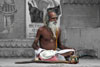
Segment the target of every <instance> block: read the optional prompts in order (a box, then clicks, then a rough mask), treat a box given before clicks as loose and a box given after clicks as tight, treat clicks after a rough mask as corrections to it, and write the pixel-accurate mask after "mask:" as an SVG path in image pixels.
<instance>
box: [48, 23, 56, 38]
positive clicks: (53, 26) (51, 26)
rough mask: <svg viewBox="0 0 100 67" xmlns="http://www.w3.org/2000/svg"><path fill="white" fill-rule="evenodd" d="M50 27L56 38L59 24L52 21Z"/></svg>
mask: <svg viewBox="0 0 100 67" xmlns="http://www.w3.org/2000/svg"><path fill="white" fill-rule="evenodd" d="M48 27H49V28H50V29H51V31H52V32H53V36H54V37H55V38H56V30H57V24H56V22H55V21H50V22H49V24H48Z"/></svg>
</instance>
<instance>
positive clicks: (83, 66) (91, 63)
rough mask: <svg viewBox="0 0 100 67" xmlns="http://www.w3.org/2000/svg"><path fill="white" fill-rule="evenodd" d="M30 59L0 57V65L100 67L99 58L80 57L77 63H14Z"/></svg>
mask: <svg viewBox="0 0 100 67" xmlns="http://www.w3.org/2000/svg"><path fill="white" fill-rule="evenodd" d="M29 60H32V59H31V58H30V59H6V58H5V59H2V58H1V59H0V67H100V59H99V60H98V59H80V62H79V63H78V64H64V63H57V64H48V63H27V64H15V62H18V61H29Z"/></svg>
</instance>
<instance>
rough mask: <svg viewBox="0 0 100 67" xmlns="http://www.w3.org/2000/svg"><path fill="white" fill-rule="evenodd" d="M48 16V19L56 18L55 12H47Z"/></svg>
mask: <svg viewBox="0 0 100 67" xmlns="http://www.w3.org/2000/svg"><path fill="white" fill-rule="evenodd" d="M48 14H49V16H50V17H57V14H56V13H55V12H49V13H48Z"/></svg>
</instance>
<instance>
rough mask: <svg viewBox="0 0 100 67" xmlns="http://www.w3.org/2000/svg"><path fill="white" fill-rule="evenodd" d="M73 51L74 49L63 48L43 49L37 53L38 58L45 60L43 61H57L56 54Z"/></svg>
mask: <svg viewBox="0 0 100 67" xmlns="http://www.w3.org/2000/svg"><path fill="white" fill-rule="evenodd" d="M70 51H73V52H75V50H74V49H64V50H60V51H55V50H43V51H42V52H41V53H40V54H39V58H40V60H45V61H57V60H58V59H57V54H63V53H67V52H70Z"/></svg>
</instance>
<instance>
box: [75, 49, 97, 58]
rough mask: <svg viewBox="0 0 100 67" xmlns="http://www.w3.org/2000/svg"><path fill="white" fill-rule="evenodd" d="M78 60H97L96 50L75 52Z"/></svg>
mask: <svg viewBox="0 0 100 67" xmlns="http://www.w3.org/2000/svg"><path fill="white" fill-rule="evenodd" d="M76 52H77V53H76V54H77V55H78V56H79V58H88V59H89V58H90V59H93V58H98V57H97V50H95V49H80V50H77V51H76Z"/></svg>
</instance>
